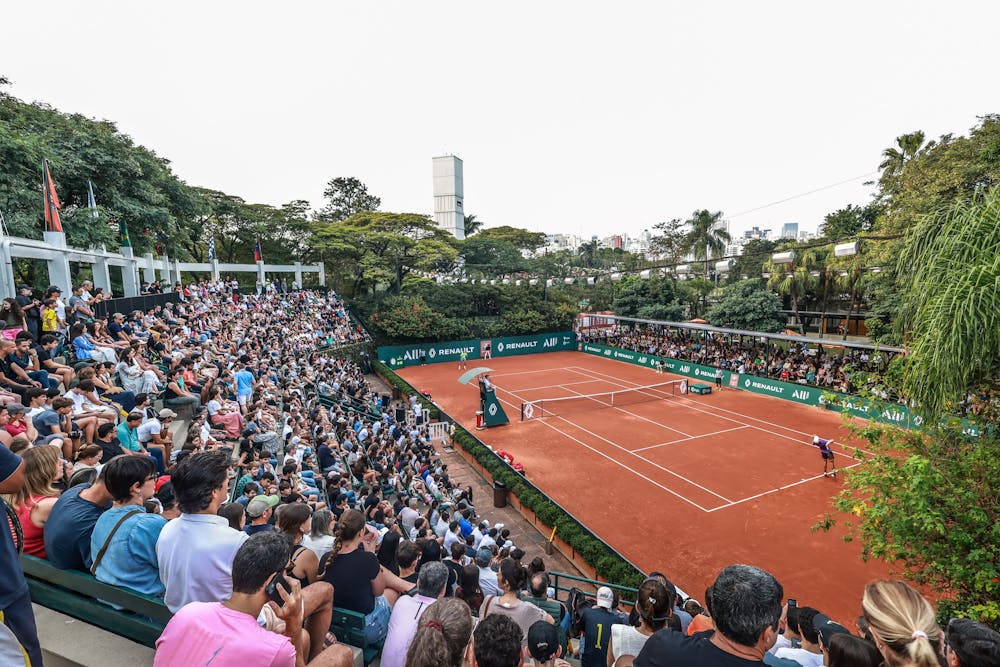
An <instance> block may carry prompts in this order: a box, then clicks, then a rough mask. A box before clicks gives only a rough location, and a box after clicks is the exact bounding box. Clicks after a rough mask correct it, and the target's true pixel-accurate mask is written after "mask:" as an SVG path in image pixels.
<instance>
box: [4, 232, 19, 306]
mask: <svg viewBox="0 0 1000 667" xmlns="http://www.w3.org/2000/svg"><path fill="white" fill-rule="evenodd" d="M0 291H2V293H3V294H5V295H10V296H13V295H15V294H17V285H15V284H14V258H13V256H12V255H11V252H10V237H5V238H3V239H0Z"/></svg>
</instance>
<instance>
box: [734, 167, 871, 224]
mask: <svg viewBox="0 0 1000 667" xmlns="http://www.w3.org/2000/svg"><path fill="white" fill-rule="evenodd" d="M877 173H879V172H877V171H870V172H868V173H867V174H861V175H860V176H855V177H853V178H848V179H845V180H843V181H838V182H836V183H831V184H830V185H824V186H823V187H821V188H816V189H815V190H809V191H808V192H802V193H799V194H797V195H792V196H791V197H785V198H784V199H779V200H778V201H773V202H771V203H770V204H763V205H761V206H757V207H755V208H750V209H747V210H746V211H740V212H739V213H734V214H733V215H728V216H726V217H727V218H737V217H739V216H741V215H746V214H747V213H754V212H756V211H761V210H763V209H765V208H770V207H771V206H777V205H778V204H784V203H785V202H790V201H792V200H794V199H800V198H802V197H807V196H809V195H813V194H816V193H817V192H822V191H823V190H829V189H831V188H835V187H838V186H840V185H846V184H848V183H852V182H854V181H857V180H859V179H862V178H868V177H869V176H874V175H875V174H877Z"/></svg>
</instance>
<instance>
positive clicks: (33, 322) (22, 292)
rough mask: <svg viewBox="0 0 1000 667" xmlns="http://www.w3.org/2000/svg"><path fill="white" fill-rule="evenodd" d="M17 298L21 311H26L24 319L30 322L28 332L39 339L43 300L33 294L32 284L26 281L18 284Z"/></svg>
mask: <svg viewBox="0 0 1000 667" xmlns="http://www.w3.org/2000/svg"><path fill="white" fill-rule="evenodd" d="M15 300H16V301H17V305H19V306H21V312H22V313H24V319H25V321H26V322H27V324H28V333H30V334H31V335H32V336H33V337H34V338H35V339H37V338H38V336H39V334H40V330H41V323H42V313H41V306H42V302H41V301H39V300H38V299H36V298H35V297H34V296H33V295H32V294H31V286H30V285H25V284H24V283H22V284H20V285H18V286H17V297H16V299H15Z"/></svg>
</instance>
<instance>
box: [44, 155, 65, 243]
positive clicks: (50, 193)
mask: <svg viewBox="0 0 1000 667" xmlns="http://www.w3.org/2000/svg"><path fill="white" fill-rule="evenodd" d="M42 167H43V168H44V170H45V171H44V173H43V174H42V189H43V190H44V196H45V231H47V232H61V231H62V230H63V228H62V220H61V219H60V218H59V209H60V208H62V204H60V203H59V195H57V194H56V186H55V184H54V183H53V182H52V174H50V173H49V161H48V160H42Z"/></svg>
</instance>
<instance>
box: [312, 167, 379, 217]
mask: <svg viewBox="0 0 1000 667" xmlns="http://www.w3.org/2000/svg"><path fill="white" fill-rule="evenodd" d="M323 196H324V197H326V199H327V203H326V205H325V206H324V207H323V208H321V209H320V211H319V213H318V214H317V215H316V219H317V220H320V221H323V222H340V221H341V220H346V219H347V218H349V217H351V216H352V215H354V214H355V213H361V212H364V211H377V210H378V207H379V206H381V205H382V200H381V199H380V198H379V197H376V196H375V195H373V194H369V192H368V186H367V185H365V184H364V183H362V182H361V181H360V180H358V179H357V178H354V177H353V176H348V177H343V176H338V177H337V178H334V179H331V180H330V182H329V183H327V184H326V189H325V190H323Z"/></svg>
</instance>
